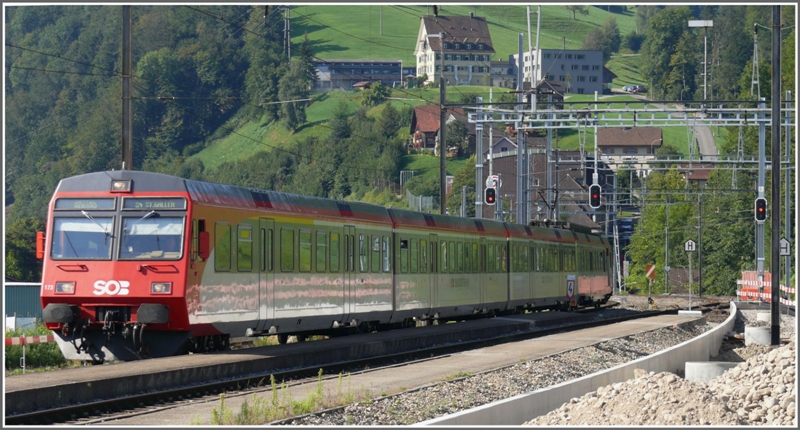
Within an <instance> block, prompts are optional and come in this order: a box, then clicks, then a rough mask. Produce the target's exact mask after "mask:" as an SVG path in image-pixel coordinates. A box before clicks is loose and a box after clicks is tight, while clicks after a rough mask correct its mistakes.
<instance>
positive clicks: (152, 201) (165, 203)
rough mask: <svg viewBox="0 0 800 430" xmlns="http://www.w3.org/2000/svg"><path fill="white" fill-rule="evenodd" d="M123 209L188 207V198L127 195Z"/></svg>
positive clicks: (173, 208) (177, 208)
mask: <svg viewBox="0 0 800 430" xmlns="http://www.w3.org/2000/svg"><path fill="white" fill-rule="evenodd" d="M122 209H128V210H130V209H134V210H136V209H139V210H142V209H156V210H182V209H186V199H184V198H182V197H173V198H170V197H126V198H125V199H123V201H122Z"/></svg>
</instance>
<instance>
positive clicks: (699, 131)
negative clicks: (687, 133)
mask: <svg viewBox="0 0 800 430" xmlns="http://www.w3.org/2000/svg"><path fill="white" fill-rule="evenodd" d="M613 91H614V92H615V93H619V94H627V95H629V96H631V97H634V98H637V99H640V100H642V101H648V102H652V101H651V100H650V99H648V98H647V96H643V95H639V94H630V93H627V92H625V91H622V88H616V89H614V90H613ZM654 104H655V105H656V106H659V105H660V107H661V108H665V105H664V104H662V103H654ZM694 138H695V140H696V141H697V146H698V147H699V148H700V155H701V156H702V159H703V160H704V161H708V160H716V158H717V155H719V150H717V143H716V141H715V140H714V134H713V132H712V130H711V127H710V126H707V125H697V126H696V127H695V129H694Z"/></svg>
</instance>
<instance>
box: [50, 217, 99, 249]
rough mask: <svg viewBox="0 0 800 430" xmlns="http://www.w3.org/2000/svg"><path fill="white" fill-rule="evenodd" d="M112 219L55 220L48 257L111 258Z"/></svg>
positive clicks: (81, 218)
mask: <svg viewBox="0 0 800 430" xmlns="http://www.w3.org/2000/svg"><path fill="white" fill-rule="evenodd" d="M113 226H114V221H113V218H110V217H108V218H105V217H103V218H100V217H97V218H91V219H90V218H88V217H86V218H84V217H80V218H61V217H59V218H56V219H55V221H54V223H53V234H52V237H53V243H52V246H51V247H50V256H52V257H53V258H58V259H63V258H69V259H104V260H107V259H109V258H111V245H112V243H113V242H112V240H111V239H112V233H113V231H112V230H113V228H114V227H113Z"/></svg>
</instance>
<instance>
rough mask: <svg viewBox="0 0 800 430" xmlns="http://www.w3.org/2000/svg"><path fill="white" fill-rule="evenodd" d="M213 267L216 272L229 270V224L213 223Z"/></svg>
mask: <svg viewBox="0 0 800 430" xmlns="http://www.w3.org/2000/svg"><path fill="white" fill-rule="evenodd" d="M214 239H215V240H216V242H215V244H214V248H215V249H214V269H215V270H216V271H218V272H227V271H229V270H231V226H230V224H225V223H216V225H214Z"/></svg>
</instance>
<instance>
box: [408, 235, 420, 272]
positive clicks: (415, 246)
mask: <svg viewBox="0 0 800 430" xmlns="http://www.w3.org/2000/svg"><path fill="white" fill-rule="evenodd" d="M410 263H411V267H410V269H411V273H417V272H418V271H419V242H418V241H417V239H411V253H410Z"/></svg>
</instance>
